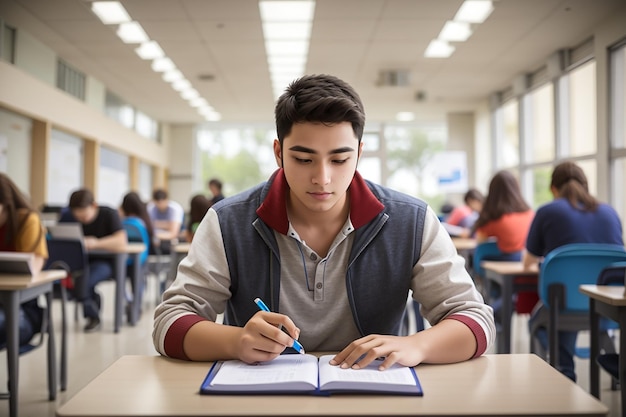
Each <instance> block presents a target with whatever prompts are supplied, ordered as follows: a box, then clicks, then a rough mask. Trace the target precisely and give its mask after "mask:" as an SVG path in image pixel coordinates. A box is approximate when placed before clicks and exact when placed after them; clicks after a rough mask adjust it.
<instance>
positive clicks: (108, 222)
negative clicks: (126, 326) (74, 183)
mask: <svg viewBox="0 0 626 417" xmlns="http://www.w3.org/2000/svg"><path fill="white" fill-rule="evenodd" d="M69 208H70V211H69V212H68V213H65V214H63V215H62V216H61V218H60V219H59V222H60V223H63V222H80V223H81V224H82V226H83V234H84V235H85V248H86V249H87V250H92V249H105V250H107V249H108V250H115V249H118V248H120V247H124V246H125V245H126V243H127V238H126V232H125V231H124V229H123V228H122V222H121V221H120V217H119V214H118V212H117V210H114V209H112V208H110V207H105V206H99V205H98V204H97V203H96V201H95V199H94V196H93V193H92V192H91V191H90V190H88V189H86V188H82V189H80V190H77V191H74V192H73V193H72V195H71V196H70V203H69ZM112 276H113V265H111V262H109V261H107V260H102V259H92V260H90V261H89V282H81V281H80V280H79V282H78V283H77V284H75V285H74V288H75V292H76V293H77V294H75V296H76V297H77V299H78V301H81V302H82V304H83V315H84V316H85V318H86V319H87V324H85V327H84V331H85V332H86V333H89V332H93V331H96V330H98V329H100V307H101V304H102V302H101V298H100V294H98V293H97V292H96V285H97V284H98V283H99V282H101V281H104V280H106V279H109V278H111V277H112Z"/></svg>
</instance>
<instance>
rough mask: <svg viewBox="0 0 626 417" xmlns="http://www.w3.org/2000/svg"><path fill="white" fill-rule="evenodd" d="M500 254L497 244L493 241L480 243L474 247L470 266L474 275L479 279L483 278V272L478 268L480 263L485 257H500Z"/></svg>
mask: <svg viewBox="0 0 626 417" xmlns="http://www.w3.org/2000/svg"><path fill="white" fill-rule="evenodd" d="M501 254H502V252H501V251H500V249H498V244H497V242H496V241H494V240H489V241H486V242H481V243H479V244H478V245H476V248H475V249H474V255H473V266H472V269H473V270H474V273H475V274H476V275H478V276H480V277H484V276H485V275H484V271H483V269H482V268H481V267H480V263H481V262H482V261H483V260H484V258H485V257H487V256H494V255H501Z"/></svg>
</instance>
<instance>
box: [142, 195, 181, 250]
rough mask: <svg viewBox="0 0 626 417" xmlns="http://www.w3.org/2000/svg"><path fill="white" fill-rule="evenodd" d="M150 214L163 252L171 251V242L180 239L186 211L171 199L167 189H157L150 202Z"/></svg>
mask: <svg viewBox="0 0 626 417" xmlns="http://www.w3.org/2000/svg"><path fill="white" fill-rule="evenodd" d="M148 215H149V216H150V221H151V222H152V226H153V227H154V235H155V236H156V237H157V239H159V240H160V241H161V242H162V244H161V250H162V251H163V253H170V251H171V248H170V244H169V243H170V242H172V241H175V240H177V239H178V237H179V235H180V232H181V226H182V224H183V219H184V217H185V211H184V210H183V207H182V206H181V205H180V204H178V203H177V202H176V201H174V200H170V199H169V198H168V195H167V191H165V190H164V189H161V188H159V189H156V190H154V192H153V193H152V201H151V202H149V203H148Z"/></svg>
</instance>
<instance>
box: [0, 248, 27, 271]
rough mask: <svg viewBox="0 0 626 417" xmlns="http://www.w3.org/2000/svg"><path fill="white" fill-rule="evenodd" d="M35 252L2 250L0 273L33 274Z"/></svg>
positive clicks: (0, 253) (0, 254)
mask: <svg viewBox="0 0 626 417" xmlns="http://www.w3.org/2000/svg"><path fill="white" fill-rule="evenodd" d="M34 260H35V254H34V253H26V252H0V275H1V274H20V275H21V274H26V275H32V271H33V262H34Z"/></svg>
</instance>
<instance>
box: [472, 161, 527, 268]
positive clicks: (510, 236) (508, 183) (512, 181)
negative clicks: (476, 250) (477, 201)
mask: <svg viewBox="0 0 626 417" xmlns="http://www.w3.org/2000/svg"><path fill="white" fill-rule="evenodd" d="M533 217H534V212H533V210H532V209H531V208H530V206H529V205H528V204H527V203H526V201H525V200H524V197H523V196H522V192H521V191H520V187H519V183H518V182H517V179H516V178H515V177H514V176H513V174H511V173H510V172H509V171H500V172H498V173H496V175H494V176H493V178H492V179H491V182H490V184H489V193H488V194H487V198H486V199H485V203H484V204H483V209H482V210H481V212H480V216H479V217H478V220H476V223H474V229H475V230H476V240H477V241H478V242H484V241H486V240H489V239H495V240H496V241H497V244H498V249H500V251H501V252H502V254H501V255H498V256H496V257H494V258H492V259H493V260H500V261H521V260H522V252H523V250H524V248H525V246H526V236H527V235H528V230H529V229H530V223H531V222H532V220H533Z"/></svg>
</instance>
